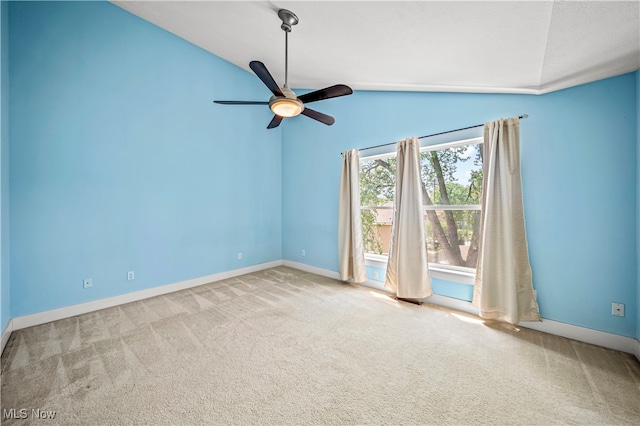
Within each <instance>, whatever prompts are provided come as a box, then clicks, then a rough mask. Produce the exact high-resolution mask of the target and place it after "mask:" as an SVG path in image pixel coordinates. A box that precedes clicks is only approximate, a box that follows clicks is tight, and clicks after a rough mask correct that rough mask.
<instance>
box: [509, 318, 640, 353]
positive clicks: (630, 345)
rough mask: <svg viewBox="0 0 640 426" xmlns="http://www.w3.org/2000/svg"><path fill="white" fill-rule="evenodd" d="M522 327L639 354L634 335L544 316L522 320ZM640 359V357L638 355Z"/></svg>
mask: <svg viewBox="0 0 640 426" xmlns="http://www.w3.org/2000/svg"><path fill="white" fill-rule="evenodd" d="M519 325H521V326H522V327H526V328H530V329H533V330H538V331H543V332H545V333H549V334H555V335H556V336H562V337H568V338H569V339H573V340H579V341H581V342H585V343H591V344H592V345H597V346H602V347H605V348H609V349H615V350H618V351H622V352H627V353H630V354H634V355H636V356H638V354H637V348H636V344H637V343H638V341H637V340H636V339H634V338H632V337H625V336H620V335H618V334H613V333H606V332H604V331H598V330H593V329H591V328H586V327H580V326H577V325H572V324H566V323H563V322H559V321H552V320H548V319H545V318H543V319H542V321H535V322H534V321H532V322H529V321H526V322H521V323H520V324H519ZM638 359H640V357H638Z"/></svg>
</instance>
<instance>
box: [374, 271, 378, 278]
mask: <svg viewBox="0 0 640 426" xmlns="http://www.w3.org/2000/svg"><path fill="white" fill-rule="evenodd" d="M373 278H376V279H378V278H380V277H379V276H378V271H373Z"/></svg>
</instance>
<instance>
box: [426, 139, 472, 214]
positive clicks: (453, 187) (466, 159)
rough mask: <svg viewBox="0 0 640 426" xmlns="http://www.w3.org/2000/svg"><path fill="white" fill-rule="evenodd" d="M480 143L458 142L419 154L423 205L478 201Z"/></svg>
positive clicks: (458, 203)
mask: <svg viewBox="0 0 640 426" xmlns="http://www.w3.org/2000/svg"><path fill="white" fill-rule="evenodd" d="M481 148H482V146H481V145H480V144H471V145H462V146H457V147H454V148H447V149H440V150H437V151H425V152H422V153H421V154H420V159H421V165H422V184H423V185H424V192H423V194H424V195H425V197H424V198H426V199H425V200H424V203H425V204H426V205H472V204H480V194H481V191H482V149H481Z"/></svg>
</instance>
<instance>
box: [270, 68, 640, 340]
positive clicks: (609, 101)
mask: <svg viewBox="0 0 640 426" xmlns="http://www.w3.org/2000/svg"><path fill="white" fill-rule="evenodd" d="M343 83H346V84H348V83H349V82H348V81H344V82H343ZM317 109H318V110H320V111H323V112H326V113H328V114H331V115H334V116H335V118H336V124H335V125H334V126H333V127H326V126H323V125H321V124H318V123H316V122H314V121H312V120H309V119H307V118H306V117H296V118H294V119H292V120H289V121H288V122H287V123H285V124H286V126H285V127H284V130H283V142H282V164H283V172H282V179H283V256H284V258H285V259H289V260H292V261H296V262H302V263H307V264H309V265H312V266H316V267H320V268H326V269H329V270H333V271H337V269H338V265H337V250H336V247H337V213H336V212H337V202H338V197H337V194H338V186H339V176H340V165H341V157H340V152H342V151H344V150H346V149H352V148H363V147H367V146H372V145H378V144H381V143H387V142H392V141H396V140H399V139H402V138H404V137H407V136H420V135H425V134H430V133H436V132H440V131H446V130H450V129H456V128H460V127H466V126H469V125H473V124H477V123H483V122H485V121H489V120H493V119H496V118H500V117H512V116H516V115H520V114H523V113H527V114H529V118H528V119H526V120H523V121H522V125H521V140H522V141H521V144H522V149H521V155H522V174H523V190H524V197H525V214H526V219H527V232H528V239H529V248H530V257H531V263H532V268H533V278H534V286H535V288H536V290H537V291H538V301H539V304H540V310H541V314H542V316H543V317H544V318H547V319H551V320H555V321H560V322H565V323H570V324H575V325H578V326H583V327H587V328H593V329H597V330H602V331H606V332H611V333H616V334H620V335H624V336H635V335H636V327H637V324H636V322H637V321H636V318H637V305H638V303H637V298H636V290H637V289H636V287H637V281H636V260H637V257H636V241H635V227H636V144H637V134H636V124H635V122H636V120H637V115H636V75H635V74H634V73H632V74H626V75H622V76H619V77H616V78H610V79H606V80H602V81H598V82H595V83H591V84H586V85H583V86H579V87H574V88H571V89H567V90H562V91H558V92H554V93H550V94H546V95H540V96H531V95H500V94H460V93H404V92H397V93H394V92H366V91H361V92H356V93H354V95H352V96H349V97H346V98H340V99H339V100H329V101H325V102H322V103H318V104H317ZM301 249H305V250H306V257H304V258H302V257H301V256H300V252H301ZM439 284H441V283H439ZM614 301H615V302H622V303H625V305H626V316H625V317H624V318H619V317H613V316H612V315H611V302H614Z"/></svg>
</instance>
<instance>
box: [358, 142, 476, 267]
mask: <svg viewBox="0 0 640 426" xmlns="http://www.w3.org/2000/svg"><path fill="white" fill-rule="evenodd" d="M420 152H421V153H420V158H421V166H422V167H421V168H422V198H423V204H424V221H425V238H426V241H425V244H426V245H427V250H428V254H427V255H428V258H429V263H430V267H431V268H434V267H435V268H438V269H450V270H451V269H454V270H463V271H464V270H467V268H474V269H475V266H476V260H477V256H478V238H479V233H480V196H481V193H482V138H476V139H467V140H463V141H457V142H451V143H447V144H441V145H434V146H427V147H423V148H421V150H420ZM395 173H396V155H395V153H393V154H386V155H377V156H371V157H363V158H362V159H361V161H360V199H361V209H360V210H361V215H362V228H363V238H364V247H365V252H366V253H367V254H369V255H374V256H370V257H373V258H378V259H381V258H382V257H383V256H386V255H388V254H389V242H390V240H391V222H392V216H393V197H394V192H395ZM376 255H377V256H376Z"/></svg>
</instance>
